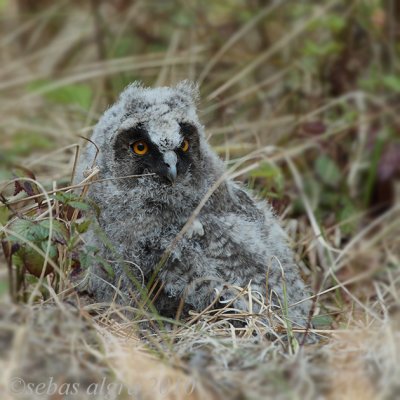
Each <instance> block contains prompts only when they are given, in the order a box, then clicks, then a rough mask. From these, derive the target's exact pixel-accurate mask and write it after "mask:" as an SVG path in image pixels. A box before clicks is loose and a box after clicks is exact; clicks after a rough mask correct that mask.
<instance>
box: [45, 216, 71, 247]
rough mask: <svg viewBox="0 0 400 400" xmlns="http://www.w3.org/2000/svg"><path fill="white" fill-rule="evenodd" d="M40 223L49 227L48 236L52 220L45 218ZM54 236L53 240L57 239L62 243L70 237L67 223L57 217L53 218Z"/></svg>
mask: <svg viewBox="0 0 400 400" xmlns="http://www.w3.org/2000/svg"><path fill="white" fill-rule="evenodd" d="M40 225H41V226H42V227H43V228H45V229H47V237H46V239H47V238H48V235H49V233H50V220H49V219H45V220H43V221H40ZM52 237H53V240H56V241H58V242H60V243H66V242H67V240H68V238H69V234H68V229H67V228H66V227H65V225H64V224H63V223H62V222H61V221H58V220H56V219H53V232H52Z"/></svg>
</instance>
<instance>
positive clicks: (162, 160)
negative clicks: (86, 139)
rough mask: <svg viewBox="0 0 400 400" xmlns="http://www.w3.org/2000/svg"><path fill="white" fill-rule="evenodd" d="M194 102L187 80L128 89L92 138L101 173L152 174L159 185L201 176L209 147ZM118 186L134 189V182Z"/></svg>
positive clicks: (195, 91)
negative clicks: (99, 152)
mask: <svg viewBox="0 0 400 400" xmlns="http://www.w3.org/2000/svg"><path fill="white" fill-rule="evenodd" d="M197 98H198V89H197V87H196V86H195V85H194V84H192V83H190V82H188V81H183V82H181V83H179V84H178V85H177V86H175V87H160V88H154V89H152V88H144V87H142V86H141V85H140V84H138V83H134V84H132V85H130V86H128V87H127V88H126V89H125V90H124V91H123V92H122V93H121V95H120V97H119V100H118V101H117V102H116V103H115V104H114V105H113V106H112V107H111V108H110V109H109V110H107V111H106V113H105V114H104V115H103V117H102V118H101V119H100V121H99V123H98V125H97V126H96V129H95V131H94V134H93V137H92V139H93V140H94V141H95V142H96V144H97V145H98V146H99V147H100V151H101V154H100V156H99V157H100V160H99V162H100V163H101V164H103V165H102V167H103V168H102V169H103V171H104V170H105V171H106V172H109V174H107V175H111V176H115V177H117V176H118V177H121V176H128V175H141V174H146V173H152V174H154V175H153V176H152V180H153V181H154V182H157V183H158V184H159V185H164V186H166V185H173V184H174V183H175V182H184V181H185V182H187V181H188V180H190V181H192V182H195V181H196V180H198V179H200V177H201V176H204V169H207V165H206V164H207V163H209V162H210V160H208V161H206V160H205V157H204V154H208V153H209V148H208V145H207V143H206V140H205V137H204V132H203V127H202V125H201V124H200V122H199V119H198V117H197V113H196V101H197ZM120 185H123V186H124V187H133V186H135V180H121V183H120Z"/></svg>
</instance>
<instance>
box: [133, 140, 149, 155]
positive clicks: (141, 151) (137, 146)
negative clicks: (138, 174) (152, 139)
mask: <svg viewBox="0 0 400 400" xmlns="http://www.w3.org/2000/svg"><path fill="white" fill-rule="evenodd" d="M131 149H132V150H133V152H134V153H136V154H138V155H139V156H144V155H145V154H146V153H147V152H148V151H149V146H148V145H147V143H146V142H144V141H143V140H139V141H138V142H135V143H133V144H132V145H131Z"/></svg>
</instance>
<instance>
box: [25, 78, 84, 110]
mask: <svg viewBox="0 0 400 400" xmlns="http://www.w3.org/2000/svg"><path fill="white" fill-rule="evenodd" d="M28 89H30V90H31V91H33V92H38V93H42V94H43V95H44V97H45V98H46V99H47V100H49V101H51V102H56V103H60V104H75V105H78V106H80V107H82V108H84V109H85V110H88V109H89V108H90V105H91V103H92V89H91V88H90V86H89V85H85V84H82V83H75V84H70V85H65V86H61V87H55V85H54V83H53V82H52V81H47V80H38V81H35V82H33V83H31V84H30V85H29V87H28Z"/></svg>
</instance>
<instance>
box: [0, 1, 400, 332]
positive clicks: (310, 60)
mask: <svg viewBox="0 0 400 400" xmlns="http://www.w3.org/2000/svg"><path fill="white" fill-rule="evenodd" d="M399 53H400V4H399V2H398V1H396V0H350V1H349V0H331V1H328V0H324V1H313V0H303V1H284V0H275V1H272V0H271V1H268V0H264V1H262V0H224V1H194V0H187V1H183V0H164V1H162V0H152V1H144V0H132V1H128V0H108V1H105V0H92V1H90V0H86V1H82V0H81V1H76V0H68V1H63V0H58V1H52V0H0V61H1V63H0V94H1V95H0V183H1V182H3V183H4V182H7V181H8V180H9V179H13V178H15V177H24V176H25V177H26V176H28V177H35V178H36V179H37V180H38V181H39V182H40V183H41V184H42V185H43V186H44V187H45V188H46V189H47V190H51V189H52V188H55V187H63V186H68V185H69V184H70V182H71V176H72V173H73V165H74V160H75V155H76V152H77V148H78V146H82V145H83V144H84V143H85V142H84V140H82V139H81V137H82V136H83V137H89V136H90V133H91V131H92V128H93V126H94V124H96V122H97V120H98V118H99V116H100V115H101V114H102V113H103V112H104V110H105V109H106V108H107V107H108V106H109V105H110V104H111V103H112V102H113V101H114V100H115V99H116V97H117V96H118V94H119V93H120V91H121V90H122V89H123V88H124V87H125V86H126V85H127V84H129V83H130V82H133V81H137V80H138V81H141V82H143V84H145V85H148V86H160V85H172V84H175V83H177V82H178V81H180V80H182V79H190V80H193V81H196V82H198V83H199V85H200V91H201V100H200V104H199V114H200V118H201V120H202V122H203V124H204V125H205V126H206V132H207V135H208V137H209V140H210V141H211V143H212V145H213V146H214V148H215V149H216V151H217V152H218V153H219V155H220V156H221V157H222V158H224V159H225V160H226V162H227V164H228V166H232V167H234V168H235V170H236V173H237V179H240V180H242V181H243V182H245V183H246V184H247V185H249V186H250V187H251V188H253V189H254V190H255V191H257V192H258V193H259V195H260V197H263V198H267V199H268V200H269V201H270V202H271V203H272V204H273V205H274V207H275V209H276V210H277V213H278V214H279V215H280V216H281V217H282V219H283V221H284V224H285V227H286V229H287V230H288V231H289V234H290V236H291V238H292V239H293V243H294V244H295V247H296V252H297V256H298V259H299V261H301V265H302V270H303V274H304V277H305V279H306V280H307V282H308V283H309V284H310V285H311V287H312V288H313V290H314V291H315V292H317V293H320V294H321V297H320V298H319V302H318V304H317V305H316V314H318V315H317V317H315V319H314V324H315V326H316V327H317V328H321V329H328V330H329V329H339V328H343V327H348V326H349V325H351V324H354V323H356V321H358V320H363V321H366V320H369V318H372V319H375V320H376V318H375V317H376V315H377V314H373V313H372V314H371V312H370V311H371V310H375V308H374V307H377V304H378V303H379V302H380V301H382V302H383V304H384V305H385V306H384V308H385V310H386V311H385V312H388V313H391V312H393V313H396V312H398V311H396V310H399V309H400V305H399V300H398V299H399V298H400V296H399V291H398V283H399V264H400V263H399V259H400V250H399V249H400V243H399V239H398V238H399V237H400V231H399V230H400V218H399V203H400V202H399V199H400V184H399V183H400V107H399V106H400V73H399V72H400V65H399V57H398V56H399ZM246 167H251V168H248V169H246ZM7 190H8V191H7ZM30 190H31V191H32V188H28V189H27V190H26V188H25V189H22V191H25V192H26V193H25V195H26V194H28V195H29V194H32V193H33V192H32V193H29V191H30ZM1 193H2V195H3V196H5V197H7V198H8V199H9V198H11V197H12V198H13V199H15V198H16V196H17V195H19V196H21V194H20V193H19V194H18V193H17V194H15V193H10V187H9V186H8V188H7V189H3V191H1ZM10 196H11V197H10ZM5 197H3V198H2V200H5ZM0 200H1V198H0ZM5 209H6V207H3V208H0V222H2V223H3V224H4V223H5V222H6V221H7V220H8V219H9V218H10V213H9V211H5ZM1 210H2V211H1ZM17 211H18V208H14V209H13V212H14V213H15V212H17ZM1 262H2V259H0V263H1ZM1 274H2V275H1V276H2V277H3V278H4V280H5V278H6V269H5V268H3V269H2V272H1ZM1 288H2V289H1V291H3V292H5V291H7V284H6V283H4V284H3V286H1ZM390 288H391V289H390ZM379 304H380V303H379ZM378 308H379V307H378ZM371 315H373V317H371Z"/></svg>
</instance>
